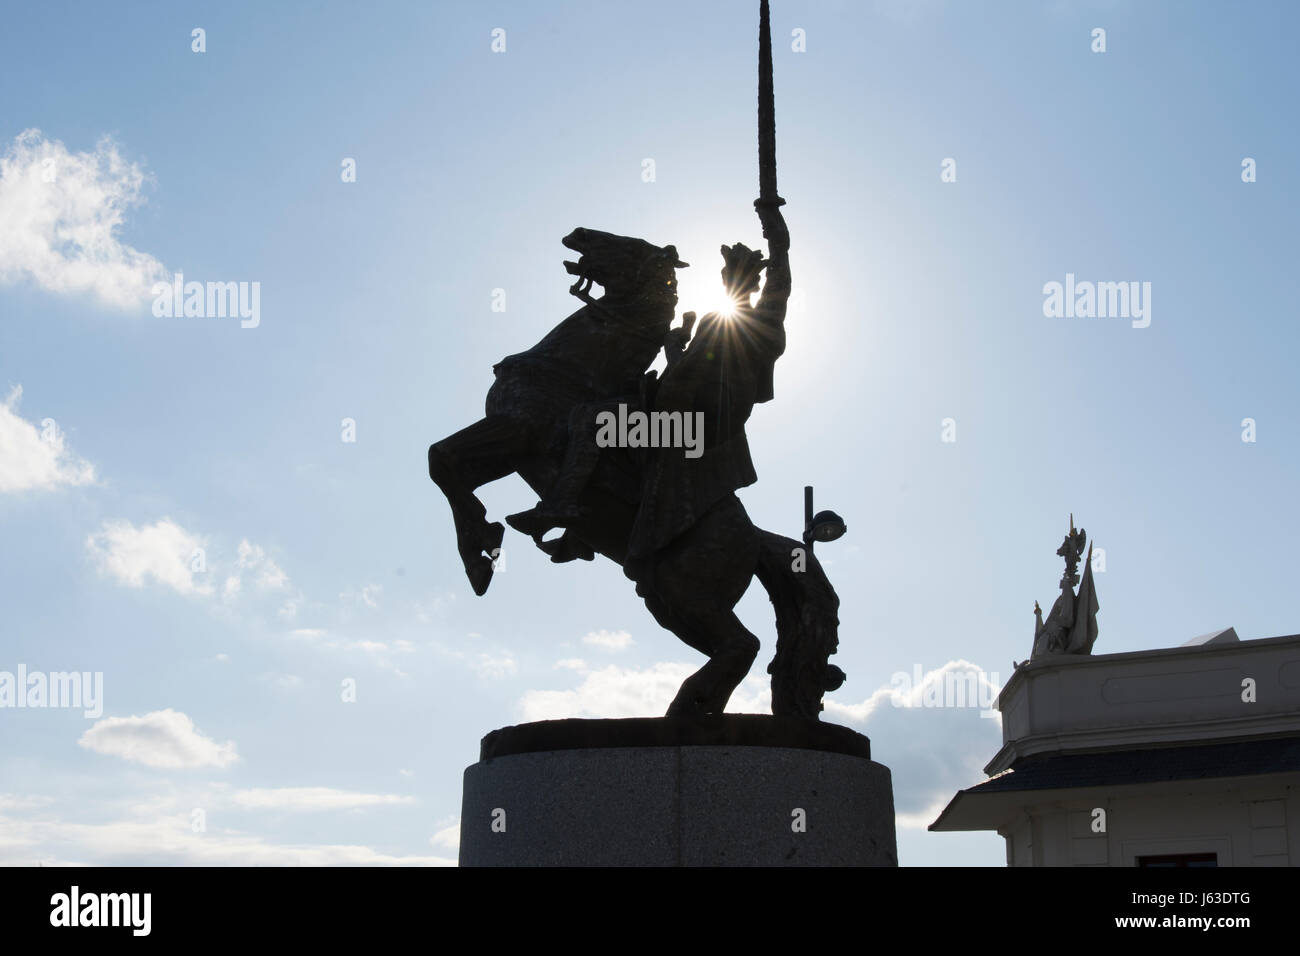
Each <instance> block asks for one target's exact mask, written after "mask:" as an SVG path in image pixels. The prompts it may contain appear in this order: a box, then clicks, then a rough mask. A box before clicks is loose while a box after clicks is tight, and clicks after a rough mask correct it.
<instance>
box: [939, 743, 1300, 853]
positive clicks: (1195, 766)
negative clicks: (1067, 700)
mask: <svg viewBox="0 0 1300 956" xmlns="http://www.w3.org/2000/svg"><path fill="white" fill-rule="evenodd" d="M1287 772H1300V737H1280V738H1272V739H1265V740H1243V741H1239V742H1233V743H1211V744H1193V745H1190V746H1180V747H1154V748H1147V749H1142V750H1112V751H1106V752H1101V753H1052V754H1044V755H1042V756H1036V757H1029V758H1026V759H1024V760H1021V761H1018V762H1017V763H1016V765H1015V766H1014V767H1013V768H1012V769H1011V770H1006V771H1003V772H1002V773H1000V774H998V775H997V776H995V777H993V778H991V779H989V780H986V781H984V782H983V783H980V784H976V785H975V786H973V787H969V788H967V789H965V790H960V791H958V793H957V795H956V796H954V797H953V798H952V800H951V801H950V802H949V803H948V806H947V807H945V808H944V811H943V813H941V814H939V818H938V819H937V820H935V821H934V823H932V824H930V827H929V828H930V829H931V830H972V829H981V830H982V829H991V828H992V827H991V826H990V823H989V820H990V817H989V814H990V812H995V813H996V812H997V811H998V810H1000V809H1001V808H1002V807H1006V806H1011V805H1012V804H1011V803H1009V802H1008V801H1007V800H1006V799H1005V798H1001V797H999V795H1001V794H1008V795H1011V794H1022V793H1024V792H1026V791H1048V790H1079V789H1083V788H1094V787H1117V786H1132V785H1138V784H1150V783H1167V782H1173V781H1179V780H1206V779H1213V778H1221V777H1242V776H1254V775H1259V774H1270V773H1287ZM1023 803H1024V800H1023V798H1016V799H1015V800H1014V806H1021V805H1023Z"/></svg>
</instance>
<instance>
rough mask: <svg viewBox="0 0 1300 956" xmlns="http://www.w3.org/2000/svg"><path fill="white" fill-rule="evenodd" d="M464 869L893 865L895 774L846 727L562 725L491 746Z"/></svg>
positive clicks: (474, 780) (471, 800)
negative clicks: (873, 759) (512, 867)
mask: <svg viewBox="0 0 1300 956" xmlns="http://www.w3.org/2000/svg"><path fill="white" fill-rule="evenodd" d="M481 757H482V759H480V761H479V762H478V763H476V764H474V765H473V766H471V767H469V768H468V769H467V770H466V771H465V790H464V799H463V801H462V805H461V823H460V864H461V866H896V865H897V863H898V859H897V850H896V846H895V839H894V797H893V788H892V785H891V781H890V775H889V769H888V768H887V767H884V766H882V765H881V764H878V763H875V762H874V761H872V760H871V751H870V743H869V741H868V740H867V738H866V737H863V736H862V735H861V734H857V733H855V732H853V731H851V730H848V729H847V728H845V727H838V726H835V725H833V724H823V723H820V722H816V721H791V720H783V719H777V718H774V717H764V716H758V715H726V716H724V717H721V718H716V719H711V720H706V721H693V720H676V719H668V718H655V719H649V718H645V719H642V718H638V719H633V720H559V721H543V722H540V723H534V724H522V725H519V726H518V727H507V728H504V729H502V730H498V731H494V732H493V733H491V734H488V736H487V737H485V738H483V746H482V751H481Z"/></svg>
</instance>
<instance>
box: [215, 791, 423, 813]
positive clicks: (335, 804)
mask: <svg viewBox="0 0 1300 956" xmlns="http://www.w3.org/2000/svg"><path fill="white" fill-rule="evenodd" d="M231 800H232V801H233V802H234V804H235V806H237V807H241V808H243V809H245V810H294V811H300V812H313V811H318V810H357V809H361V808H364V807H379V806H393V805H398V804H413V803H416V802H417V801H416V799H415V797H408V796H401V795H398V794H393V793H357V792H355V791H351V790H335V789H334V788H332V787H278V788H275V789H252V790H236V791H235V792H234V794H233V795H232V796H231Z"/></svg>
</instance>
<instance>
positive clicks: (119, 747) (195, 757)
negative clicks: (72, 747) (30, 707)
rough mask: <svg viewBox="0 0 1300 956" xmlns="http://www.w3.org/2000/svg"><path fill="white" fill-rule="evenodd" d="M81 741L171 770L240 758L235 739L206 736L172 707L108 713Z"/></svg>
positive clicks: (92, 747)
mask: <svg viewBox="0 0 1300 956" xmlns="http://www.w3.org/2000/svg"><path fill="white" fill-rule="evenodd" d="M77 743H78V744H80V745H81V746H82V747H85V748H86V749H87V750H93V751H95V752H96V753H101V754H107V755H110V756H114V757H121V758H122V759H124V760H130V761H133V762H135V763H141V764H144V765H145V766H147V767H158V768H162V769H169V770H170V769H191V768H195V767H227V766H229V765H230V764H232V763H234V762H235V761H236V760H238V759H239V755H238V754H237V753H236V751H235V743H234V741H227V742H226V743H224V744H222V743H217V741H215V740H213V739H212V738H210V737H205V736H203V734H202V733H200V732H199V730H198V728H197V727H195V726H194V721H192V720H190V718H189V717H187V716H186V715H185V714H182V713H181V712H179V711H176V710H170V709H168V710H156V711H153V712H152V713H148V714H145V715H143V716H141V717H105V718H104V719H103V720H100V721H97V722H96V723H95V725H94V726H93V727H91V728H90V729H89V730H87V731H86V732H85V733H84V734H82V735H81V739H80V740H78V741H77Z"/></svg>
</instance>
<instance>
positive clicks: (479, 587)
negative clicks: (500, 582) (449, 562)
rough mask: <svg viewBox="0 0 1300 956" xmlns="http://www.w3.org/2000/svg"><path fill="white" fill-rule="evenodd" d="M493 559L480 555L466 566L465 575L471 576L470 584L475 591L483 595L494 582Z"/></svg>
mask: <svg viewBox="0 0 1300 956" xmlns="http://www.w3.org/2000/svg"><path fill="white" fill-rule="evenodd" d="M492 571H493V565H492V559H491V558H485V557H483V556H481V555H480V556H479V557H478V558H475V559H474V562H473V563H472V564H470V565H468V566H466V568H465V576H466V577H468V578H469V586H470V587H472V588H473V589H474V593H475V594H476V595H478V596H479V597H482V596H483V595H484V594H486V593H487V589H488V585H489V584H491V583H492Z"/></svg>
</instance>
